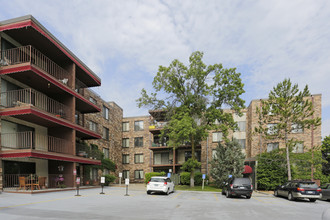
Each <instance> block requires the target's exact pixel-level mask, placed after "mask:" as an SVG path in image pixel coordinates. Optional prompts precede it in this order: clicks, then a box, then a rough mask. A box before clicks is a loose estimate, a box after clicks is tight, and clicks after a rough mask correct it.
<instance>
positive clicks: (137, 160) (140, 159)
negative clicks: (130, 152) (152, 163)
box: [134, 154, 143, 163]
mask: <svg viewBox="0 0 330 220" xmlns="http://www.w3.org/2000/svg"><path fill="white" fill-rule="evenodd" d="M134 163H143V154H135V155H134Z"/></svg>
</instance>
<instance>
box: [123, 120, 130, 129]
mask: <svg viewBox="0 0 330 220" xmlns="http://www.w3.org/2000/svg"><path fill="white" fill-rule="evenodd" d="M124 124H127V130H124V128H126V126H124ZM122 131H123V132H128V131H129V121H124V122H123V123H122Z"/></svg>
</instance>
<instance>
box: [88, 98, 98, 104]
mask: <svg viewBox="0 0 330 220" xmlns="http://www.w3.org/2000/svg"><path fill="white" fill-rule="evenodd" d="M89 101H90V102H91V103H93V104H95V105H96V104H97V101H96V99H94V98H93V97H91V96H90V97H89Z"/></svg>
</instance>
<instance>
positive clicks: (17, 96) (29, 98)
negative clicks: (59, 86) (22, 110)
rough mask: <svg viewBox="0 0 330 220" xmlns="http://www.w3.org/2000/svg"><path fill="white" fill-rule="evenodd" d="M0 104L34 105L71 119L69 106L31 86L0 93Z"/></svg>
mask: <svg viewBox="0 0 330 220" xmlns="http://www.w3.org/2000/svg"><path fill="white" fill-rule="evenodd" d="M0 105H1V106H2V107H5V108H12V107H16V106H23V105H33V106H35V107H37V108H39V109H42V110H44V111H46V112H49V113H51V114H54V115H56V116H57V117H61V118H65V119H69V112H70V109H69V108H68V107H67V106H65V105H64V104H62V103H60V102H58V101H56V100H54V99H51V98H49V97H48V96H46V95H45V94H43V93H40V92H38V91H36V90H34V89H31V88H27V89H20V90H12V91H8V92H2V93H0Z"/></svg>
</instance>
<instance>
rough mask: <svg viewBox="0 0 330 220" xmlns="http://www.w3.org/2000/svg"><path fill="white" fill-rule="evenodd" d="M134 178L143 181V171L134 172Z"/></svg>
mask: <svg viewBox="0 0 330 220" xmlns="http://www.w3.org/2000/svg"><path fill="white" fill-rule="evenodd" d="M134 178H135V179H143V178H144V175H143V170H135V171H134Z"/></svg>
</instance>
